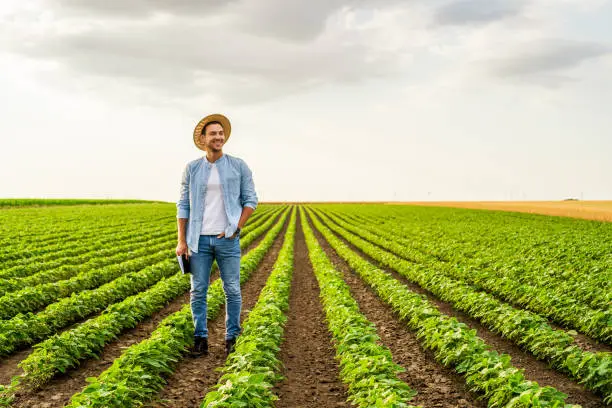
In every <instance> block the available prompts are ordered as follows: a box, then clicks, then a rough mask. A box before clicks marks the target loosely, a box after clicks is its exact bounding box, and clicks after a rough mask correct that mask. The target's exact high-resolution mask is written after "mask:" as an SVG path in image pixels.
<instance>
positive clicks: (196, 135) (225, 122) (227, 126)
mask: <svg viewBox="0 0 612 408" xmlns="http://www.w3.org/2000/svg"><path fill="white" fill-rule="evenodd" d="M210 122H219V123H221V126H222V127H223V133H224V134H225V143H227V140H228V139H229V137H230V134H231V133H232V125H231V123H230V121H229V119H228V118H226V117H225V116H223V115H221V114H220V113H213V114H212V115H208V116H206V117H205V118H203V119H202V120H200V121H199V122H198V124H197V125H196V127H195V129H194V130H193V143H195V145H196V146H197V148H198V149H200V150H204V151H206V146H204V144H203V143H202V142H201V138H200V136H201V135H202V129H204V126H206V125H207V124H208V123H210Z"/></svg>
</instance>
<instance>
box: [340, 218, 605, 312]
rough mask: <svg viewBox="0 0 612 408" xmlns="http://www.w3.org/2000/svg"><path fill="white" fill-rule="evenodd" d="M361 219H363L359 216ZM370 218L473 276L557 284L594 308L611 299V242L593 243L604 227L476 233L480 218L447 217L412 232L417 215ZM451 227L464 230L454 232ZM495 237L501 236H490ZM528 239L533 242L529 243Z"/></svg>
mask: <svg viewBox="0 0 612 408" xmlns="http://www.w3.org/2000/svg"><path fill="white" fill-rule="evenodd" d="M352 215H353V216H355V215H357V216H361V217H363V214H358V213H355V212H353V213H352ZM361 222H363V220H362V219H360V220H358V221H357V223H361ZM370 222H373V223H375V224H377V225H379V224H381V223H384V225H385V226H390V225H392V226H393V229H394V230H395V233H396V234H401V235H402V236H404V238H406V239H407V240H408V241H410V242H411V245H412V246H413V247H419V248H420V250H422V251H424V252H427V253H430V254H431V255H435V256H436V257H438V258H439V259H443V260H445V261H447V262H452V263H459V264H461V265H465V266H466V267H464V268H465V269H466V271H465V273H466V275H468V276H469V275H471V274H472V273H473V271H478V274H479V276H483V279H486V278H485V277H484V275H483V274H484V273H489V274H493V275H495V276H498V277H505V279H506V280H508V281H512V282H513V283H514V284H515V285H521V286H523V287H526V286H528V287H534V286H535V287H537V288H539V290H540V291H542V292H544V291H548V290H552V291H554V292H555V293H558V294H560V295H561V296H565V297H567V296H569V297H571V298H572V302H573V303H576V302H578V303H580V304H583V305H585V306H586V307H590V308H593V309H601V308H607V307H608V306H609V304H610V302H611V301H612V290H611V289H612V283H611V282H612V270H611V269H610V264H611V262H612V255H611V254H612V252H610V251H612V248H610V247H609V246H608V252H607V253H606V252H605V250H606V247H602V248H599V249H598V250H594V249H593V246H594V242H593V240H597V239H598V241H599V242H598V243H599V244H601V243H602V242H605V241H607V240H606V239H605V236H604V235H603V233H602V235H600V236H599V235H596V234H594V233H593V232H591V233H590V234H588V235H589V239H590V241H589V240H587V238H585V237H584V236H580V237H579V238H578V237H576V235H575V232H573V233H572V234H571V235H570V234H569V233H568V231H567V229H568V228H566V230H562V231H561V232H562V233H557V234H554V235H553V233H551V231H549V230H548V229H547V230H546V231H542V230H538V229H535V231H534V232H533V233H531V235H534V236H535V237H536V239H535V240H534V237H531V236H530V233H529V232H528V231H527V232H522V231H521V229H522V228H527V227H526V226H523V225H520V226H519V225H516V224H510V225H509V226H505V228H502V227H499V228H498V227H497V226H489V228H488V229H487V233H486V234H485V235H484V236H483V235H482V233H480V235H476V234H479V229H478V228H476V227H477V226H478V223H477V224H476V226H475V228H468V227H466V225H461V224H459V225H453V224H451V223H448V224H443V228H444V230H443V232H442V231H439V232H437V233H431V234H430V235H429V237H428V236H427V235H425V236H422V235H421V236H418V237H416V238H413V237H412V236H411V233H413V231H414V227H413V224H414V221H413V220H410V219H401V218H399V219H394V218H393V217H391V216H390V215H384V216H376V217H370ZM479 223H480V224H483V223H484V221H483V220H480V221H479ZM430 224H431V223H430ZM471 226H472V224H470V227H471ZM408 227H409V228H408ZM508 228H511V230H507V229H508ZM573 229H574V228H572V230H573ZM452 231H456V234H458V235H459V236H458V237H454V235H453V234H452ZM536 231H537V232H536ZM500 232H501V233H502V235H501V236H500ZM449 235H450V237H449ZM565 235H570V236H571V237H572V238H573V240H572V241H569V242H567V243H566V245H565V246H563V245H562V244H561V243H560V242H559V240H562V239H563V238H564V236H565ZM585 235H587V234H585ZM431 237H435V239H431ZM491 237H498V239H497V240H496V241H491ZM565 239H567V238H565ZM529 241H533V242H532V243H531V244H530V243H529ZM570 254H571V255H570ZM536 277H537V279H536Z"/></svg>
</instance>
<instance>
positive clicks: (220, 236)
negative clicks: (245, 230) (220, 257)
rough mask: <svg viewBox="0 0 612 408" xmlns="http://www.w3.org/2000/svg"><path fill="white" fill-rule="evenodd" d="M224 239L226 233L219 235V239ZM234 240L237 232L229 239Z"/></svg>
mask: <svg viewBox="0 0 612 408" xmlns="http://www.w3.org/2000/svg"><path fill="white" fill-rule="evenodd" d="M223 237H225V232H222V233H220V234H219V235H217V238H223ZM234 238H236V233H235V232H234V235H232V236H231V237H229V239H234Z"/></svg>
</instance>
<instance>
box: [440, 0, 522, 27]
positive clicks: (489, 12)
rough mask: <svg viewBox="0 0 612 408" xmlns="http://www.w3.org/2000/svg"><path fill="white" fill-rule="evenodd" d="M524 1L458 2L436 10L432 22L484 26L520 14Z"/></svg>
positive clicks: (475, 0) (473, 0)
mask: <svg viewBox="0 0 612 408" xmlns="http://www.w3.org/2000/svg"><path fill="white" fill-rule="evenodd" d="M525 5H526V2H525V1H524V0H459V1H452V2H450V3H447V4H445V5H443V6H441V7H440V8H438V9H437V10H436V12H435V14H434V22H435V23H437V24H440V25H469V24H485V23H490V22H492V21H497V20H503V19H506V18H509V17H516V16H518V15H520V14H521V12H522V11H523V9H524V7H525Z"/></svg>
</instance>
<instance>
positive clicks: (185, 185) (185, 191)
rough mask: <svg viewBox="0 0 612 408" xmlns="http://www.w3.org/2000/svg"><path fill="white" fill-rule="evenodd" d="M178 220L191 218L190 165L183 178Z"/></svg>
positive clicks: (177, 207) (186, 167) (177, 208)
mask: <svg viewBox="0 0 612 408" xmlns="http://www.w3.org/2000/svg"><path fill="white" fill-rule="evenodd" d="M176 210H177V211H176V218H189V165H187V166H185V170H183V176H182V177H181V190H180V197H179V199H178V201H177V202H176Z"/></svg>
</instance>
